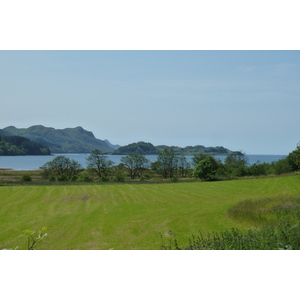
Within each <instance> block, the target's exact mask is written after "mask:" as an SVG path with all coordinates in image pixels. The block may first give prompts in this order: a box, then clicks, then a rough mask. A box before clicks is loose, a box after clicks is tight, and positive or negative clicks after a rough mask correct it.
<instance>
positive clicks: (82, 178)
mask: <svg viewBox="0 0 300 300" xmlns="http://www.w3.org/2000/svg"><path fill="white" fill-rule="evenodd" d="M77 181H79V182H92V181H93V179H92V177H91V176H89V175H88V174H84V173H83V174H80V175H79V176H78V178H77Z"/></svg>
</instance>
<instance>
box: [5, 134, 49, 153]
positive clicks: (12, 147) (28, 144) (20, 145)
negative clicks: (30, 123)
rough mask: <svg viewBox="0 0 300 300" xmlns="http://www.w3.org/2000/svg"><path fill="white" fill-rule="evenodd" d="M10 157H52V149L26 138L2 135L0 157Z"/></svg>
mask: <svg viewBox="0 0 300 300" xmlns="http://www.w3.org/2000/svg"><path fill="white" fill-rule="evenodd" d="M8 155H50V149H49V148H47V147H45V146H44V145H42V144H40V143H38V142H33V141H30V140H29V139H27V138H25V137H21V136H3V135H1V134H0V156H8Z"/></svg>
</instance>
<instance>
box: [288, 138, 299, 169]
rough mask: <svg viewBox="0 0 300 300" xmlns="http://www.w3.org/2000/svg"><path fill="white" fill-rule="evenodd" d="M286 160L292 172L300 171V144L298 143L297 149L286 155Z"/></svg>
mask: <svg viewBox="0 0 300 300" xmlns="http://www.w3.org/2000/svg"><path fill="white" fill-rule="evenodd" d="M287 160H288V162H289V164H290V166H291V168H292V170H293V171H298V170H300V143H298V145H297V148H296V149H295V150H294V151H292V152H291V153H290V154H289V155H288V157H287Z"/></svg>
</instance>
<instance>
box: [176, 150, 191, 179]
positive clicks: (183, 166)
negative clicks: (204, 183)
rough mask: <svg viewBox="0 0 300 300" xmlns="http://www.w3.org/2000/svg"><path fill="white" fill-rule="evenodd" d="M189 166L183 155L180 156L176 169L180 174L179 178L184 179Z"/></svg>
mask: <svg viewBox="0 0 300 300" xmlns="http://www.w3.org/2000/svg"><path fill="white" fill-rule="evenodd" d="M190 167H191V165H190V163H189V162H188V161H187V159H186V157H185V156H184V155H180V156H179V158H178V169H179V172H180V176H181V177H186V176H187V174H188V170H189V169H190Z"/></svg>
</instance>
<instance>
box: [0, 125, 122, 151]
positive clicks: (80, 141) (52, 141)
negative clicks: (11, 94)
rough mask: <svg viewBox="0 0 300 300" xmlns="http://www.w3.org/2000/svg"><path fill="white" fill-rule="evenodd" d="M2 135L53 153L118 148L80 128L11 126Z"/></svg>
mask: <svg viewBox="0 0 300 300" xmlns="http://www.w3.org/2000/svg"><path fill="white" fill-rule="evenodd" d="M0 134H2V135H5V136H7V135H15V136H22V137H26V138H28V139H30V140H32V141H35V142H39V143H42V144H43V145H45V146H47V147H49V149H50V151H51V152H52V153H90V152H91V151H92V150H94V149H99V150H101V151H102V152H103V153H111V152H113V151H115V150H116V147H117V148H118V146H117V145H116V146H113V145H111V144H110V143H109V142H108V141H102V140H99V139H96V138H95V136H94V134H93V133H92V132H90V131H87V130H84V129H83V128H82V127H80V126H78V127H76V128H66V129H55V128H52V127H44V126H42V125H35V126H31V127H29V128H16V127H14V126H9V127H6V128H4V129H1V130H0Z"/></svg>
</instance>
